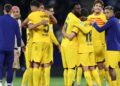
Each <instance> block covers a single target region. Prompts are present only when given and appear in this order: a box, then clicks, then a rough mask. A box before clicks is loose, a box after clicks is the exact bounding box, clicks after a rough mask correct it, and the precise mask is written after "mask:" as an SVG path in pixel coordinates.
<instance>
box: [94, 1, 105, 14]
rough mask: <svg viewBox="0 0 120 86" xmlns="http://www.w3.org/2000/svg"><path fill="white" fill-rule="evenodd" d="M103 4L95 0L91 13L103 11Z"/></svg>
mask: <svg viewBox="0 0 120 86" xmlns="http://www.w3.org/2000/svg"><path fill="white" fill-rule="evenodd" d="M103 7H104V3H103V1H102V0H96V1H95V2H94V4H93V9H92V10H93V12H94V13H100V12H102V11H103Z"/></svg>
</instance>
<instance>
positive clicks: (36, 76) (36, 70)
mask: <svg viewBox="0 0 120 86" xmlns="http://www.w3.org/2000/svg"><path fill="white" fill-rule="evenodd" d="M40 72H41V71H40V69H39V68H33V86H39V79H40Z"/></svg>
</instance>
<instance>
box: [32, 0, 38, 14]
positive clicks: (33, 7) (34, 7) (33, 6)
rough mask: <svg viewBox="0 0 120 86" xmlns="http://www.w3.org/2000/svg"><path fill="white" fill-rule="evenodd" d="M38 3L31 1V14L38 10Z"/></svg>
mask: <svg viewBox="0 0 120 86" xmlns="http://www.w3.org/2000/svg"><path fill="white" fill-rule="evenodd" d="M39 7H40V3H39V1H36V0H33V1H31V2H30V9H31V11H32V12H34V11H37V10H39Z"/></svg>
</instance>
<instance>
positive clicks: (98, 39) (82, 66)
mask: <svg viewBox="0 0 120 86" xmlns="http://www.w3.org/2000/svg"><path fill="white" fill-rule="evenodd" d="M30 8H31V11H32V12H31V13H30V14H29V15H28V17H27V18H26V19H25V20H24V21H23V23H22V26H23V27H25V28H27V45H26V50H25V59H26V67H27V69H26V71H25V72H24V75H23V79H22V85H21V86H26V82H27V81H28V86H50V69H51V65H52V63H53V43H54V44H55V45H57V46H58V48H59V50H60V51H61V54H62V62H63V68H64V73H63V75H64V86H73V83H74V81H76V82H77V86H81V82H80V81H81V77H82V72H83V74H84V77H85V79H86V81H87V84H88V86H93V85H94V84H96V85H97V86H102V83H103V80H104V79H106V81H107V85H108V86H120V83H119V80H120V74H119V73H120V69H119V66H118V62H120V39H119V37H120V35H119V32H120V23H119V20H118V19H117V18H115V17H114V9H113V7H112V6H106V7H105V8H104V3H103V2H102V1H101V0H96V1H95V2H94V4H93V9H92V14H91V15H89V16H88V15H86V14H85V10H84V9H81V6H80V4H79V3H73V4H72V5H71V12H69V13H68V16H67V18H66V20H65V23H64V26H63V28H62V35H63V38H62V42H61V46H60V44H59V42H58V41H57V39H56V37H55V35H54V32H53V24H56V23H57V20H56V18H55V17H54V16H53V15H54V9H53V7H50V6H47V7H44V5H43V4H41V3H39V2H38V1H35V0H33V1H31V3H30Z"/></svg>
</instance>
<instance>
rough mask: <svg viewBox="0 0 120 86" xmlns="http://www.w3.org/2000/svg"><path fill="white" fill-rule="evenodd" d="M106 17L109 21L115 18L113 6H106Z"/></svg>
mask: <svg viewBox="0 0 120 86" xmlns="http://www.w3.org/2000/svg"><path fill="white" fill-rule="evenodd" d="M104 13H105V16H106V18H107V19H109V18H111V17H112V16H114V8H113V7H112V6H106V7H105V10H104Z"/></svg>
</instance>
